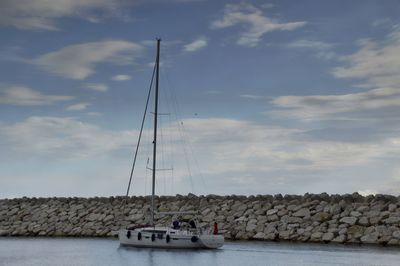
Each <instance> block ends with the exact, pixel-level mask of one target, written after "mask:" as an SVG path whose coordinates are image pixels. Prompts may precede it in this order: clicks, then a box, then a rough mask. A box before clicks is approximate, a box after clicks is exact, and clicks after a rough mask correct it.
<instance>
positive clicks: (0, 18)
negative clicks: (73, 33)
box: [0, 0, 125, 30]
mask: <svg viewBox="0 0 400 266" xmlns="http://www.w3.org/2000/svg"><path fill="white" fill-rule="evenodd" d="M124 5H125V3H124V1H120V0H114V1H108V0H84V1H82V0H52V1H47V0H18V1H13V0H3V1H1V3H0V26H13V27H16V28H19V29H24V30H58V29H59V28H58V26H57V21H56V20H57V19H59V18H63V17H76V18H81V19H85V20H87V21H90V22H98V21H99V19H100V17H99V15H100V14H107V15H108V16H110V15H111V16H113V15H114V16H117V15H121V11H122V10H123V8H122V7H123V6H124Z"/></svg>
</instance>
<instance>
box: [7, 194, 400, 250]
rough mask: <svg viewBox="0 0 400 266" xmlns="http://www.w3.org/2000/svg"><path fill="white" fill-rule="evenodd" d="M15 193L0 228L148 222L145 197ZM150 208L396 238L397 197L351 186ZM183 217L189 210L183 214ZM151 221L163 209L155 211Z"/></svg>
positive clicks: (237, 228)
mask: <svg viewBox="0 0 400 266" xmlns="http://www.w3.org/2000/svg"><path fill="white" fill-rule="evenodd" d="M124 201H125V198H123V197H107V198H106V197H95V198H59V197H58V198H18V199H1V200H0V236H59V237H61V236H71V237H114V236H116V234H117V232H118V230H119V229H120V228H123V227H126V226H129V225H133V224H145V223H147V222H148V220H147V217H148V212H149V207H150V206H149V202H150V200H149V198H148V197H130V198H128V199H127V201H126V202H124ZM156 204H157V209H158V211H162V212H165V211H197V212H198V213H199V215H198V218H199V224H200V226H212V225H213V223H214V221H216V222H217V223H218V225H219V228H220V232H222V233H224V235H225V237H226V238H227V239H240V240H247V239H257V240H270V241H278V240H288V241H300V242H324V243H328V242H335V243H368V244H383V245H397V246H400V197H394V196H390V195H375V196H373V195H371V196H367V197H363V196H361V195H359V194H357V193H354V194H346V195H328V194H325V193H322V194H305V195H304V196H298V195H285V196H282V195H280V194H279V195H275V196H271V195H259V196H249V197H246V196H216V195H208V196H195V195H191V194H189V195H187V196H181V195H177V196H168V197H167V196H165V197H157V199H156ZM183 218H189V217H183ZM156 219H157V223H158V224H160V225H161V224H168V223H170V219H171V218H170V217H161V216H160V217H158V216H156Z"/></svg>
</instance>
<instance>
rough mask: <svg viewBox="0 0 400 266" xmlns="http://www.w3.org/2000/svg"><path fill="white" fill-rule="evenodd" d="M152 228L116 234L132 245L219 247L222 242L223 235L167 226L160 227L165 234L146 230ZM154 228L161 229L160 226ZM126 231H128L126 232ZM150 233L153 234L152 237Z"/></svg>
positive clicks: (125, 243)
mask: <svg viewBox="0 0 400 266" xmlns="http://www.w3.org/2000/svg"><path fill="white" fill-rule="evenodd" d="M152 229H154V228H152V227H150V228H140V229H134V230H127V229H122V230H120V231H119V234H118V238H119V241H120V244H121V245H127V246H133V247H149V248H175V249H185V248H187V249H200V248H220V247H222V246H223V244H224V236H223V235H212V234H199V235H195V234H192V233H190V232H186V231H179V230H173V229H169V228H162V229H163V230H166V233H165V234H157V233H156V234H154V233H151V232H147V231H149V230H152ZM156 229H158V230H161V229H160V228H156ZM128 231H129V232H130V233H128ZM139 234H140V236H139ZM152 235H154V236H153V237H152ZM128 236H129V237H128ZM167 236H168V237H167ZM167 238H168V240H167Z"/></svg>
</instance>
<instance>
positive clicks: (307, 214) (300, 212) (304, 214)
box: [293, 208, 310, 217]
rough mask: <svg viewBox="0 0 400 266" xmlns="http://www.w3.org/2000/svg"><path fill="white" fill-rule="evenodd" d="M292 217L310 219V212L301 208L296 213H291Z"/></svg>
mask: <svg viewBox="0 0 400 266" xmlns="http://www.w3.org/2000/svg"><path fill="white" fill-rule="evenodd" d="M293 216H294V217H310V210H309V209H307V208H302V209H300V210H298V211H297V212H295V213H293Z"/></svg>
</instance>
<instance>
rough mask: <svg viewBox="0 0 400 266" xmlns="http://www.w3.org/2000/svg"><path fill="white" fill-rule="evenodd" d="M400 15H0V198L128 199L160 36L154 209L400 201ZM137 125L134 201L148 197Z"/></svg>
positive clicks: (114, 8)
mask: <svg viewBox="0 0 400 266" xmlns="http://www.w3.org/2000/svg"><path fill="white" fill-rule="evenodd" d="M399 10H400V3H399V1H396V0H393V1H391V0H387V1H344V0H339V1H338V0H336V1H318V0H305V1H229V2H226V1H206V0H204V1H202V0H197V1H196V0H193V1H190V0H175V1H174V0H171V1H161V0H159V1H156V0H153V1H141V0H138V1H128V0H114V1H110V0H54V1H47V0H20V1H13V0H3V1H1V2H0V34H1V42H0V73H1V75H0V148H1V149H0V198H5V197H21V196H100V195H103V196H109V195H123V194H124V193H125V190H126V187H127V183H128V179H129V173H130V169H131V164H132V158H133V154H134V149H135V146H136V141H137V136H138V131H139V129H140V122H141V118H142V113H143V110H144V106H145V99H146V94H147V90H148V87H149V83H150V79H151V74H152V67H153V62H154V58H155V38H156V37H161V38H162V47H161V65H162V68H161V74H160V75H161V76H160V90H161V99H162V100H161V103H160V110H161V111H160V112H161V113H163V114H162V115H160V120H161V124H160V129H161V130H160V131H159V133H160V134H159V139H160V143H159V147H160V152H159V168H160V171H158V179H157V193H158V194H176V193H181V194H186V193H188V192H194V193H196V194H211V193H214V194H244V195H249V194H277V193H282V194H287V193H288V194H303V193H306V192H312V193H320V192H328V193H351V192H354V191H358V192H360V193H364V194H368V193H389V194H395V195H398V194H399V191H400V164H399V162H400V19H399V16H398V11H399ZM150 108H152V107H151V106H150ZM147 115H148V118H149V120H148V122H146V124H145V130H144V136H143V143H142V146H141V148H140V150H139V159H138V164H137V171H136V172H135V174H134V177H133V187H132V190H131V195H143V194H148V193H150V176H151V173H150V171H149V170H148V169H146V165H147V163H149V162H150V164H151V160H150V161H148V159H147V158H148V157H150V156H149V155H150V154H151V152H150V151H151V118H152V114H151V113H150V110H149V112H148V114H147ZM171 168H173V170H170V169H171ZM161 169H164V170H163V171H162V170H161Z"/></svg>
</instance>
